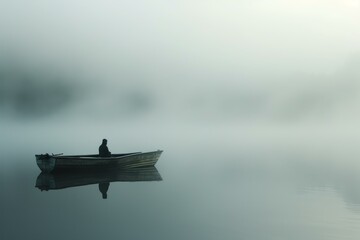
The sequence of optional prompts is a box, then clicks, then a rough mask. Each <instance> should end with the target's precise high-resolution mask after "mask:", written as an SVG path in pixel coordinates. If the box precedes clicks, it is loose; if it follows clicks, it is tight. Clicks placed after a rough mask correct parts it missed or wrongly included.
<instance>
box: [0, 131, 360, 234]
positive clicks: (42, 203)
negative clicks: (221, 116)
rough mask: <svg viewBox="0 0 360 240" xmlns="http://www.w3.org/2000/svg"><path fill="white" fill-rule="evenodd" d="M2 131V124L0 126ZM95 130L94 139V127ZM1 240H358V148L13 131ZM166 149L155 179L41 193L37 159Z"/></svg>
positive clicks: (351, 144)
mask: <svg viewBox="0 0 360 240" xmlns="http://www.w3.org/2000/svg"><path fill="white" fill-rule="evenodd" d="M3 126H4V125H3ZM89 129H90V130H91V131H90V130H89ZM4 132H5V138H4V139H3V140H1V141H2V142H1V149H0V150H1V153H2V157H1V158H2V160H1V168H0V169H1V170H0V171H1V175H0V176H1V215H0V220H1V224H0V226H1V231H0V232H1V237H0V238H1V239H4V240H5V239H6V240H8V239H38V240H42V239H59V240H60V239H61V240H63V239H94V240H95V239H156V240H159V239H206V240H209V239H214V240H215V239H216V240H218V239H231V240H232V239H234V240H235V239H236V240H237V239H277V240H278V239H299V240H300V239H301V240H303V239H316V240H321V239H324V240H325V239H326V240H329V239H359V238H360V187H359V186H358V184H359V182H360V161H359V158H358V156H360V150H359V149H358V147H357V145H356V143H358V142H359V141H356V139H357V138H356V137H354V136H351V135H346V134H343V135H341V134H338V135H337V134H330V133H326V131H324V132H325V133H324V134H315V133H314V132H311V131H307V133H304V131H302V130H301V129H300V130H296V131H292V132H290V131H288V130H283V131H278V130H267V131H266V130H265V129H261V130H259V129H257V128H234V127H227V128H220V127H218V128H212V127H211V126H209V127H192V128H191V127H184V126H183V127H181V128H175V127H172V126H169V127H164V126H157V127H154V128H150V127H149V126H144V127H143V129H138V128H135V127H132V128H131V127H129V128H126V127H115V126H106V127H97V128H90V127H89V126H82V125H81V124H76V125H71V124H69V125H61V124H60V125H53V124H48V125H46V124H45V125H44V124H35V125H31V126H29V125H25V124H21V125H12V126H10V127H9V128H6V129H5V128H4ZM103 137H107V138H108V140H109V144H108V146H109V149H110V151H112V152H131V151H139V150H140V151H151V150H157V149H162V150H164V152H163V155H162V156H161V157H160V159H159V161H158V163H157V165H156V167H157V169H158V171H159V173H160V175H161V177H162V178H163V180H162V181H155V182H114V183H111V184H110V186H109V189H108V192H107V195H108V196H107V199H103V198H102V195H101V193H100V191H99V187H98V185H97V184H95V185H87V186H80V187H72V188H66V189H62V190H49V191H40V190H39V189H37V188H35V184H36V179H37V177H38V175H39V174H40V170H39V169H38V167H37V165H36V163H35V157H34V154H36V153H44V152H50V153H52V152H53V153H59V152H64V153H65V154H85V153H86V154H90V153H94V152H96V151H97V147H98V145H100V143H101V139H102V138H103Z"/></svg>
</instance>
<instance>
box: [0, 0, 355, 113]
mask: <svg viewBox="0 0 360 240" xmlns="http://www.w3.org/2000/svg"><path fill="white" fill-rule="evenodd" d="M359 23H360V1H359V0H327V1H325V0H317V1H310V0H291V1H285V0H272V1H270V0H256V1H249V0H244V1H234V0H227V1H205V0H198V1H187V0H182V1H177V0H176V1H151V2H150V1H143V0H139V1H130V0H129V1H88V0H87V1H67V0H64V1H20V0H11V1H4V0H0V51H1V52H2V53H3V54H1V55H2V56H3V57H2V59H1V60H2V62H5V63H6V64H9V59H15V60H14V61H15V62H16V64H17V66H16V67H15V68H20V69H24V68H25V69H27V71H33V72H36V73H38V72H43V73H44V74H45V75H46V74H52V75H55V73H56V74H59V75H61V77H59V78H56V77H55V78H45V79H47V80H46V81H64V82H71V84H75V85H76V84H79V85H86V86H88V87H89V90H88V91H89V92H93V91H94V89H95V91H96V92H97V93H99V94H97V95H94V94H89V96H87V97H86V98H85V99H86V100H83V101H76V102H74V103H73V104H72V106H71V107H69V109H70V110H69V111H70V112H71V111H72V110H71V109H73V110H74V109H75V110H76V111H77V112H78V111H80V110H81V109H82V111H83V113H82V114H84V113H87V112H89V111H90V110H92V112H93V113H102V111H103V109H104V108H105V107H109V108H111V109H112V108H113V106H119V105H120V106H119V109H120V110H119V111H118V112H119V113H127V112H128V111H129V109H133V108H136V107H139V106H140V107H139V108H140V110H141V111H142V110H143V109H147V108H149V109H150V110H149V111H150V112H153V113H156V114H158V113H161V114H160V115H163V116H166V115H173V114H175V113H176V112H181V113H182V114H181V115H189V116H199V117H200V116H203V117H204V118H208V117H209V116H212V117H215V116H217V115H219V113H220V114H221V115H224V116H227V117H229V118H234V119H238V118H241V119H243V118H248V117H250V118H251V119H253V118H261V119H263V118H265V119H291V118H296V119H304V118H308V116H310V117H313V116H315V117H316V116H317V115H321V116H325V117H326V118H327V116H328V115H332V116H334V117H336V116H338V114H340V112H342V113H341V114H343V112H344V111H345V112H346V114H345V115H348V116H349V119H350V118H352V117H353V116H352V115H354V110H355V109H357V106H358V105H357V104H358V102H359V98H358V97H357V96H358V90H359V88H358V87H359V86H358V84H357V82H358V81H359V69H360V68H359V66H360V60H359V56H360V28H359ZM4 56H6V57H4ZM49 72H50V73H49ZM51 79H53V80H51ZM59 79H61V80H59ZM2 81H3V82H9V80H4V79H2ZM15 81H16V80H15ZM84 92H85V93H83V94H84V95H86V92H87V91H84ZM119 103H120V104H119ZM124 109H125V110H124ZM189 109H190V110H189ZM191 109H192V110H191ZM74 112H75V111H74ZM112 112H113V111H112ZM115 112H117V111H115ZM355 115H357V113H356V114H355Z"/></svg>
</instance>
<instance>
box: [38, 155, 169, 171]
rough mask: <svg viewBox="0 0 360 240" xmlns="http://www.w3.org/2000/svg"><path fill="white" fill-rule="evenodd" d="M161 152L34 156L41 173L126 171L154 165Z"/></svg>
mask: <svg viewBox="0 0 360 240" xmlns="http://www.w3.org/2000/svg"><path fill="white" fill-rule="evenodd" d="M161 153H162V151H161V150H157V151H154V152H145V153H142V152H135V153H123V154H111V157H99V155H98V154H92V155H61V154H58V155H50V154H39V155H35V157H36V163H37V165H38V166H39V168H40V169H41V171H43V172H52V171H55V170H56V171H58V170H78V169H103V168H105V169H106V168H107V169H126V168H138V167H151V166H154V165H155V164H156V162H157V161H158V159H159V157H160V155H161Z"/></svg>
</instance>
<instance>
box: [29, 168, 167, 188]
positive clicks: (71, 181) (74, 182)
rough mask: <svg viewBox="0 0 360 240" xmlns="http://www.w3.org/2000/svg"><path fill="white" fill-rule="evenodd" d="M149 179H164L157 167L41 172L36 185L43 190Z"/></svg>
mask: <svg viewBox="0 0 360 240" xmlns="http://www.w3.org/2000/svg"><path fill="white" fill-rule="evenodd" d="M147 181H162V178H161V175H160V173H159V172H158V170H157V169H156V167H145V168H128V169H104V168H103V169H99V170H95V169H85V170H84V169H83V170H76V171H75V170H74V171H55V172H41V173H40V174H39V176H38V177H37V179H36V185H35V187H36V188H38V189H40V190H41V191H43V190H45V191H48V190H57V189H64V188H71V187H79V186H86V185H92V184H109V183H111V182H147Z"/></svg>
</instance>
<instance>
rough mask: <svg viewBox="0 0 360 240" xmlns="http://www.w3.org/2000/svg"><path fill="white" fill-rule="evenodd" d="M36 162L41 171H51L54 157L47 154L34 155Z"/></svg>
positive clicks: (54, 161)
mask: <svg viewBox="0 0 360 240" xmlns="http://www.w3.org/2000/svg"><path fill="white" fill-rule="evenodd" d="M35 158H36V164H37V165H38V167H39V168H40V170H41V171H43V172H51V171H53V170H54V169H55V163H56V158H54V157H52V156H50V155H49V154H39V155H35Z"/></svg>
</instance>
